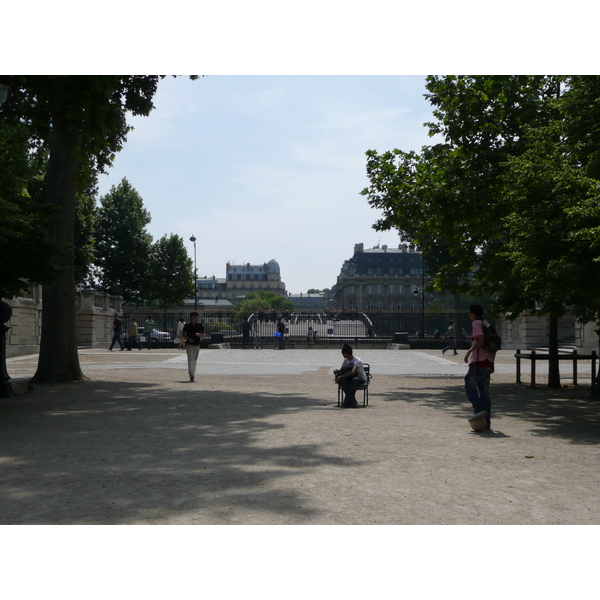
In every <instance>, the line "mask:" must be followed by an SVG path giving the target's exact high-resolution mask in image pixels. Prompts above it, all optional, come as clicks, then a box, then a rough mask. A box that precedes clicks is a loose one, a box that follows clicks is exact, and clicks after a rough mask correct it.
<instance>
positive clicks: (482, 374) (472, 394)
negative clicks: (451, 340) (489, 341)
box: [465, 304, 496, 431]
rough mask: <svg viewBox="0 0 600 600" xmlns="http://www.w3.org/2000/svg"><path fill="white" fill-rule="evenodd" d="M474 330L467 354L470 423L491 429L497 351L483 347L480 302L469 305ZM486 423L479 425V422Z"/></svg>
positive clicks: (477, 429)
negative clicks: (493, 378)
mask: <svg viewBox="0 0 600 600" xmlns="http://www.w3.org/2000/svg"><path fill="white" fill-rule="evenodd" d="M469 316H470V317H471V321H472V327H473V332H472V334H471V347H470V348H469V350H468V351H467V353H466V354H465V362H466V363H467V364H468V365H469V370H468V371H467V374H466V375H465V392H466V394H467V398H468V399H469V402H470V403H471V404H472V405H473V416H472V417H470V418H469V423H471V426H472V427H473V429H475V430H476V431H479V430H483V431H490V429H491V424H492V421H491V418H492V401H491V398H490V377H491V375H492V373H493V372H494V361H495V359H496V353H495V352H488V351H487V350H485V349H484V348H483V345H484V344H485V336H484V334H483V325H484V324H483V320H482V317H483V307H482V306H481V305H480V304H471V306H470V307H469ZM484 419H485V424H484V425H483V427H481V428H480V427H479V426H478V425H477V424H478V423H479V422H482V423H483V420H484Z"/></svg>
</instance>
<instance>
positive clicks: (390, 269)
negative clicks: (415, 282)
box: [388, 267, 395, 275]
mask: <svg viewBox="0 0 600 600" xmlns="http://www.w3.org/2000/svg"><path fill="white" fill-rule="evenodd" d="M394 274H395V269H394V268H393V267H390V268H389V269H388V275H394Z"/></svg>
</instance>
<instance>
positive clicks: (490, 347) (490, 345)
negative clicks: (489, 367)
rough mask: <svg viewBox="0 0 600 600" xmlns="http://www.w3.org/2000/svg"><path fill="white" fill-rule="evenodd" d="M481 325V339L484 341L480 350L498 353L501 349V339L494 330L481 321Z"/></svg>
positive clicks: (491, 326)
mask: <svg viewBox="0 0 600 600" xmlns="http://www.w3.org/2000/svg"><path fill="white" fill-rule="evenodd" d="M481 324H482V325H483V337H484V339H485V341H484V343H483V346H482V348H483V349H484V350H486V351H487V352H491V353H495V352H498V350H500V348H501V347H502V338H501V337H500V336H499V335H498V332H497V331H496V328H495V327H494V326H493V325H490V324H489V323H488V322H487V321H484V320H483V319H482V320H481Z"/></svg>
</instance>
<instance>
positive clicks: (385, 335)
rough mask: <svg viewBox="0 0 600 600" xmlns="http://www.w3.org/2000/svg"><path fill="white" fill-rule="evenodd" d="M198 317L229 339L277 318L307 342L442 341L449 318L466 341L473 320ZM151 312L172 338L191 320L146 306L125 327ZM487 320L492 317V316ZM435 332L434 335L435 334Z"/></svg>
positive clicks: (344, 315)
mask: <svg viewBox="0 0 600 600" xmlns="http://www.w3.org/2000/svg"><path fill="white" fill-rule="evenodd" d="M199 313H200V315H199V319H198V320H199V321H200V322H201V323H203V324H204V327H205V328H206V332H207V335H212V334H222V335H223V337H224V338H225V341H227V339H229V340H231V341H236V340H238V339H239V340H241V338H242V321H243V318H244V316H248V317H249V319H250V322H251V324H252V329H253V330H254V331H256V332H257V334H258V335H259V336H260V337H262V338H265V339H268V338H271V337H273V332H274V330H275V326H276V323H277V319H278V318H282V319H283V321H284V323H285V326H286V338H289V339H292V340H308V337H309V331H310V332H311V333H312V332H314V331H315V330H316V331H317V339H318V340H323V341H324V340H326V339H330V340H332V341H333V340H345V339H348V340H351V339H361V340H368V339H371V340H373V341H379V342H392V341H393V340H394V335H395V334H397V333H406V334H408V340H409V341H411V342H419V341H423V342H432V341H435V340H436V339H438V340H439V341H440V342H442V341H443V339H444V334H445V332H446V330H447V329H448V324H449V322H450V321H454V327H455V328H456V338H457V341H468V340H469V337H470V334H471V319H470V318H469V314H468V311H460V312H458V311H446V312H425V318H424V323H425V331H424V332H422V331H421V327H422V323H423V313H422V312H421V311H420V310H413V311H410V310H409V311H402V312H377V311H374V312H339V313H333V312H329V313H325V312H317V313H306V312H301V313H296V312H292V313H275V312H272V313H271V312H265V313H260V314H254V315H239V314H235V313H232V312H223V313H213V312H210V313H208V312H207V313H202V312H201V311H199ZM149 315H152V316H153V317H154V322H155V323H156V329H157V330H158V331H164V332H167V333H168V334H169V335H170V337H171V339H173V340H175V338H176V334H177V324H178V322H179V319H180V318H183V319H184V321H187V320H189V311H179V312H173V311H170V312H164V311H160V310H156V311H152V310H149V309H142V310H139V309H136V310H127V311H125V312H124V313H123V321H124V328H125V331H127V328H128V326H129V323H130V320H131V318H132V317H135V319H136V321H137V323H138V325H139V326H140V327H141V326H143V325H144V321H146V319H147V318H148V316H149ZM490 321H491V319H490ZM436 329H437V330H438V332H439V336H438V337H437V338H436V336H435V334H434V332H435V330H436Z"/></svg>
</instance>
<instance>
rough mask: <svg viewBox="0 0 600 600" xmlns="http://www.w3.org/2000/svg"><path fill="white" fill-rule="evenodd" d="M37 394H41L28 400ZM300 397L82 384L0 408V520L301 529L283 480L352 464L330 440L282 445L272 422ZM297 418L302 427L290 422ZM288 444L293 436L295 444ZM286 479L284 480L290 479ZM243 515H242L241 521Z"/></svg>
mask: <svg viewBox="0 0 600 600" xmlns="http://www.w3.org/2000/svg"><path fill="white" fill-rule="evenodd" d="M38 390H41V391H38ZM318 410H323V402H322V401H318V400H315V399H314V398H310V397H308V396H305V395H302V394H301V393H293V392H288V393H282V394H276V393H269V392H261V393H244V392H235V393H232V392H226V391H208V390H202V389H200V390H198V389H197V388H196V389H192V388H191V387H190V390H189V391H188V390H183V391H181V390H180V391H177V392H176V393H174V392H172V391H171V392H169V390H167V389H166V388H165V387H164V386H162V385H155V384H150V383H123V382H104V381H101V382H99V381H94V382H90V381H86V382H76V383H72V384H61V385H56V386H52V387H49V388H47V389H42V386H39V387H38V388H36V394H35V395H29V396H23V397H22V398H19V399H14V398H13V399H10V400H9V401H4V402H2V403H0V435H1V436H2V439H1V441H0V460H2V462H4V463H5V468H4V473H3V477H2V480H1V482H0V523H2V524H20V523H33V522H35V523H54V524H67V523H79V524H93V523H106V524H124V523H135V522H139V523H149V522H152V523H164V522H167V521H170V522H173V519H175V520H176V519H177V518H178V515H186V519H187V521H186V520H183V517H181V518H182V522H188V523H189V522H198V523H208V522H212V523H223V524H226V523H239V522H241V521H242V518H241V517H240V515H239V514H237V515H236V513H241V512H244V514H248V515H249V521H248V522H275V523H276V522H285V523H299V524H300V523H308V522H310V521H311V520H312V518H313V517H314V516H315V515H316V514H317V513H318V511H317V509H316V508H314V506H312V505H311V496H310V494H309V493H308V491H307V493H304V492H303V491H302V490H301V488H299V487H298V486H296V485H295V484H294V483H293V479H294V478H295V477H297V476H301V475H303V474H306V473H309V472H311V471H313V470H314V468H315V467H316V466H326V467H328V468H329V467H331V468H332V469H334V474H333V475H332V476H336V477H337V476H339V477H342V476H343V472H344V471H343V470H344V468H345V467H348V466H352V465H358V464H361V462H358V461H356V460H352V459H349V458H344V457H340V456H336V454H335V452H336V448H335V447H332V446H334V444H333V442H331V441H322V440H319V439H316V441H315V438H314V437H313V438H311V436H310V419H309V418H308V417H307V418H306V419H304V424H302V423H301V424H300V426H301V427H305V428H306V432H307V433H306V436H304V437H300V439H306V440H311V441H312V442H315V443H309V442H307V443H302V444H297V443H286V439H285V436H286V431H285V430H286V427H285V425H284V424H282V423H281V422H279V423H278V422H276V421H277V419H271V421H269V418H272V417H273V416H277V415H282V414H283V413H289V412H295V413H299V414H300V415H310V414H311V411H318ZM300 421H302V419H300ZM296 439H298V438H296ZM290 480H292V481H290ZM248 511H250V512H248Z"/></svg>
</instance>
